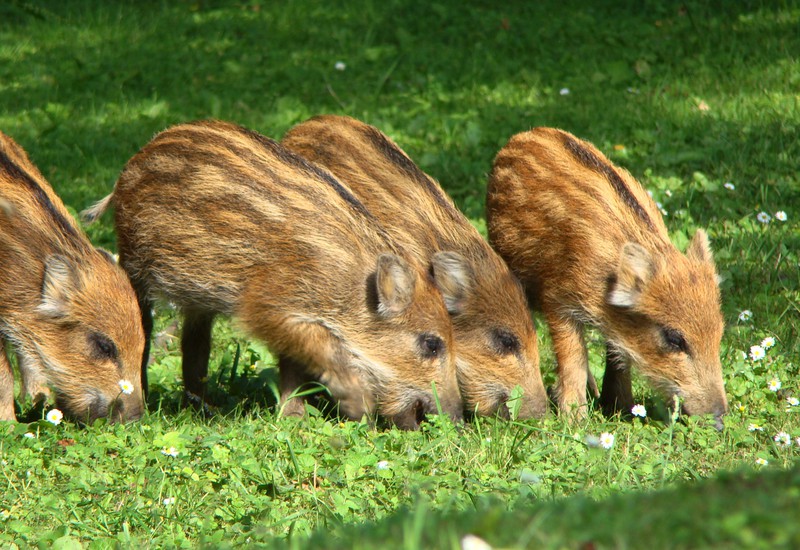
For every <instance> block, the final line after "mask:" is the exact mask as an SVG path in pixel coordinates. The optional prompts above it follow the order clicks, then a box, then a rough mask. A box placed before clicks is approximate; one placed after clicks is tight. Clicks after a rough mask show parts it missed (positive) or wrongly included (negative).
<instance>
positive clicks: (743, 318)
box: [739, 309, 753, 322]
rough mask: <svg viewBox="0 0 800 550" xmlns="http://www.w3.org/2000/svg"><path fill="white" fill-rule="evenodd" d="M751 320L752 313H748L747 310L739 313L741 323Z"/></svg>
mask: <svg viewBox="0 0 800 550" xmlns="http://www.w3.org/2000/svg"><path fill="white" fill-rule="evenodd" d="M752 318H753V312H752V311H750V310H749V309H745V310H743V311H742V312H741V313H739V320H740V321H742V322H745V321H749V320H750V319H752Z"/></svg>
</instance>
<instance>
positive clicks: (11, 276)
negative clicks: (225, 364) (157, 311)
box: [0, 132, 144, 421]
mask: <svg viewBox="0 0 800 550" xmlns="http://www.w3.org/2000/svg"><path fill="white" fill-rule="evenodd" d="M0 338H1V339H2V346H3V347H4V348H5V347H9V348H12V349H13V351H14V352H15V353H16V356H17V359H18V361H17V363H18V366H19V371H20V374H21V377H22V391H23V392H24V393H26V394H27V395H29V396H31V397H32V398H33V399H34V400H40V399H43V398H47V397H49V396H50V393H51V388H52V390H54V393H55V395H54V397H55V400H56V405H57V406H58V407H59V408H61V409H63V410H64V412H66V413H68V414H70V415H71V416H73V417H74V418H75V419H76V420H79V421H92V420H94V419H96V418H98V417H105V416H110V417H111V419H112V420H134V419H137V418H139V417H140V416H141V415H142V411H143V406H144V404H143V401H142V388H141V385H140V384H139V365H140V361H141V355H142V350H143V348H144V334H143V331H142V326H141V323H140V321H139V308H138V305H137V303H136V297H135V295H134V293H133V289H132V288H131V285H130V283H129V281H128V278H127V277H126V275H125V273H124V272H123V271H122V269H120V267H119V266H118V265H116V262H115V261H114V259H113V258H112V257H111V255H110V254H109V253H108V252H105V251H103V250H98V249H96V248H95V247H94V246H92V244H91V243H90V242H89V239H88V238H87V237H86V235H84V234H83V232H82V231H81V230H80V229H79V227H78V225H77V224H76V223H75V220H73V219H72V217H71V216H70V215H69V213H68V212H67V210H66V208H65V207H64V204H63V203H62V202H61V200H60V199H59V198H58V196H57V195H56V194H55V192H54V191H53V189H52V188H51V187H50V185H49V184H48V183H47V181H46V180H45V178H44V177H43V176H42V174H41V173H40V172H39V170H38V169H37V168H36V167H35V166H34V165H33V164H32V163H31V161H30V160H29V159H28V156H27V154H26V153H25V151H23V149H22V148H21V147H20V146H19V145H18V144H17V143H15V142H14V140H12V139H11V138H10V137H9V136H7V135H5V134H3V133H2V132H0ZM7 351H12V350H7ZM122 381H127V382H130V385H129V384H123V386H121V385H120V382H122ZM123 387H124V389H125V392H123V391H122V389H123ZM15 418H16V416H15V413H14V375H13V371H12V367H11V364H10V363H9V361H8V357H7V355H6V353H5V352H3V350H0V419H2V420H14V419H15Z"/></svg>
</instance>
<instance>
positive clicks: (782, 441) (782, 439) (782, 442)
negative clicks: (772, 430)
mask: <svg viewBox="0 0 800 550" xmlns="http://www.w3.org/2000/svg"><path fill="white" fill-rule="evenodd" d="M772 439H774V440H775V443H777V444H778V446H780V447H788V446H789V445H791V444H792V437H791V436H790V435H789V434H787V433H786V432H778V433H777V434H775V437H773V438H772Z"/></svg>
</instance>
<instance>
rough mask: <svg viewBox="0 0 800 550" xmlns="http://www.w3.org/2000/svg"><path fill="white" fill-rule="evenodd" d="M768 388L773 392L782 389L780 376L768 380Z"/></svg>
mask: <svg viewBox="0 0 800 550" xmlns="http://www.w3.org/2000/svg"><path fill="white" fill-rule="evenodd" d="M767 389H769V391H771V392H776V391H778V390H779V389H781V381H780V379H779V378H772V379H770V381H769V382H767Z"/></svg>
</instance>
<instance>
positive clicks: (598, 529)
mask: <svg viewBox="0 0 800 550" xmlns="http://www.w3.org/2000/svg"><path fill="white" fill-rule="evenodd" d="M799 487H800V468H799V467H797V466H795V467H794V468H792V469H790V470H769V471H763V472H752V471H742V472H736V473H725V472H723V473H721V474H719V475H718V476H717V477H716V478H715V479H711V480H703V481H700V482H695V483H692V484H691V485H689V484H684V485H681V486H678V487H675V488H671V489H666V490H661V491H654V492H646V493H642V492H637V493H618V494H615V495H613V496H611V497H609V498H606V499H603V500H601V501H594V500H591V499H588V498H585V497H581V496H575V497H571V498H566V499H563V500H559V501H555V502H541V503H537V504H534V505H530V504H520V505H517V506H515V507H514V508H513V509H511V510H508V509H507V508H506V506H507V505H506V504H505V503H502V502H494V501H492V500H491V499H485V500H482V501H479V502H478V504H477V506H476V509H475V510H471V511H468V512H461V513H450V514H446V513H441V512H437V511H432V510H430V509H428V507H427V506H426V504H425V503H424V502H419V503H418V504H417V505H416V506H415V508H413V509H403V510H401V511H399V512H398V513H396V514H394V515H393V516H391V517H390V518H388V519H386V520H384V521H381V522H377V523H370V524H365V525H361V526H349V527H344V528H338V529H336V530H335V532H333V533H331V532H330V531H322V530H320V531H318V532H316V533H315V534H313V535H312V536H311V537H310V538H308V539H294V540H291V541H288V542H283V543H281V544H275V543H273V542H271V543H270V544H273V545H274V546H273V547H276V548H298V549H299V548H320V547H324V548H328V549H336V548H347V549H353V550H355V549H367V548H385V549H391V548H398V549H401V548H403V549H404V548H430V549H434V548H460V541H461V539H462V538H463V537H464V536H465V535H467V534H473V535H476V536H479V537H481V538H482V539H484V540H486V541H487V542H488V543H490V544H491V545H492V547H494V548H536V549H547V548H584V549H589V548H641V547H647V548H652V549H657V548H670V549H673V548H678V549H679V548H711V547H713V548H790V547H796V546H797V545H798V544H800V524H798V523H797V521H795V517H796V513H797V506H798V505H800V489H799Z"/></svg>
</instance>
